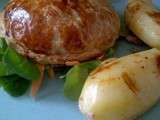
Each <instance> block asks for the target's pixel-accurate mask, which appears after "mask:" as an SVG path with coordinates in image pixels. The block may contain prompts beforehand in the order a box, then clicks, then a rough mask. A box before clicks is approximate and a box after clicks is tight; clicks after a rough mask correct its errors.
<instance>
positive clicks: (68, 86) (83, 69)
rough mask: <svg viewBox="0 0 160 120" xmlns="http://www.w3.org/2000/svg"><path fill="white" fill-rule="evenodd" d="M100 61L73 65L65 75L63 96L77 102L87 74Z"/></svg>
mask: <svg viewBox="0 0 160 120" xmlns="http://www.w3.org/2000/svg"><path fill="white" fill-rule="evenodd" d="M100 63H101V62H100V61H96V60H95V61H90V62H86V63H81V64H79V65H75V66H74V67H73V68H71V69H70V70H69V72H68V73H67V75H66V82H65V85H64V94H65V96H66V97H68V98H69V99H71V100H78V98H79V96H80V93H81V90H82V88H83V85H84V83H85V80H86V79H87V77H88V75H89V73H90V72H91V71H92V70H93V69H95V68H96V67H97V66H99V65H100Z"/></svg>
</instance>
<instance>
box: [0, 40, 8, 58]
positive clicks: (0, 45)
mask: <svg viewBox="0 0 160 120" xmlns="http://www.w3.org/2000/svg"><path fill="white" fill-rule="evenodd" d="M6 49H7V43H6V41H5V39H4V38H0V54H1V55H3V54H4V52H5V50H6Z"/></svg>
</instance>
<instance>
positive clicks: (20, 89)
mask: <svg viewBox="0 0 160 120" xmlns="http://www.w3.org/2000/svg"><path fill="white" fill-rule="evenodd" d="M0 84H1V86H2V87H3V89H4V90H5V91H6V92H7V93H8V94H9V95H11V96H13V97H19V96H22V95H23V94H24V93H25V92H26V91H27V89H28V88H29V85H30V81H29V80H26V79H24V78H21V77H19V76H17V75H12V76H8V77H0Z"/></svg>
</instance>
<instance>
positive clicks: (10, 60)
mask: <svg viewBox="0 0 160 120" xmlns="http://www.w3.org/2000/svg"><path fill="white" fill-rule="evenodd" d="M3 62H4V63H5V64H6V65H7V67H8V68H11V69H13V70H14V72H15V73H16V74H17V75H19V76H21V77H23V78H25V79H27V80H37V79H39V76H40V71H39V69H38V67H37V66H36V65H35V64H33V63H32V62H31V61H29V60H28V59H27V58H25V57H23V56H21V55H19V54H18V53H17V52H16V51H15V50H14V49H12V48H10V47H8V48H7V50H6V51H5V54H4V56H3Z"/></svg>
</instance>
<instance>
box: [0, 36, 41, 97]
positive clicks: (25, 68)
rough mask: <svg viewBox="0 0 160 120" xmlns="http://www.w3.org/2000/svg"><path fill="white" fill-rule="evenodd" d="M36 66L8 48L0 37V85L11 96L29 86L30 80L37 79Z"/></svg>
mask: <svg viewBox="0 0 160 120" xmlns="http://www.w3.org/2000/svg"><path fill="white" fill-rule="evenodd" d="M39 77H40V71H39V69H38V67H37V66H36V65H35V64H33V63H32V62H31V61H29V60H28V59H27V58H25V57H23V56H21V55H19V54H18V53H17V52H16V51H15V50H14V49H12V48H10V47H9V46H8V45H7V43H6V41H5V39H4V38H0V86H1V87H3V89H4V90H5V91H6V92H7V93H8V94H9V95H11V96H14V97H19V96H21V95H23V94H24V93H25V92H26V90H27V89H28V88H29V85H30V83H31V81H32V80H38V78H39Z"/></svg>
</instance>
